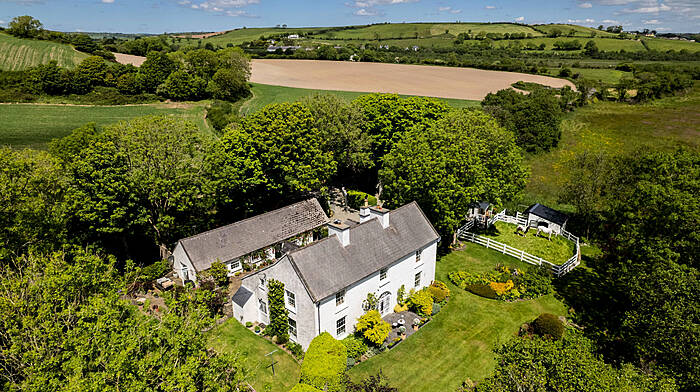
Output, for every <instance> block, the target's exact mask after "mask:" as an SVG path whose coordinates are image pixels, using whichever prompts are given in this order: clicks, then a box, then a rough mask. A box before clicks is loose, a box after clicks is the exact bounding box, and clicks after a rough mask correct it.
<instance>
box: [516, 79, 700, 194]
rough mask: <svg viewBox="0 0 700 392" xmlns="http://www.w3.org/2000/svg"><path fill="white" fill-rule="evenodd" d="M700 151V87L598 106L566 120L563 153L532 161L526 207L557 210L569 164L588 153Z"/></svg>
mask: <svg viewBox="0 0 700 392" xmlns="http://www.w3.org/2000/svg"><path fill="white" fill-rule="evenodd" d="M680 145H684V146H690V147H691V148H700V85H698V84H696V86H695V88H694V89H693V90H692V91H691V92H690V93H689V94H688V95H683V96H676V97H668V98H662V99H659V100H656V101H654V102H652V103H647V104H640V105H628V104H623V103H615V102H598V103H594V104H591V105H588V106H585V107H582V108H578V109H576V110H575V111H574V112H572V113H569V114H567V116H566V117H565V119H564V121H563V123H562V139H561V141H560V143H559V147H558V148H557V149H555V150H553V151H551V152H548V153H544V154H540V155H536V156H530V157H528V158H527V163H528V164H529V166H530V168H531V170H532V174H531V176H530V181H529V183H528V185H527V188H526V191H525V197H526V200H525V202H531V201H539V202H542V203H545V204H546V203H550V204H553V205H555V204H556V202H557V196H558V194H559V192H560V189H561V186H562V185H563V181H564V180H565V179H566V175H567V172H566V164H567V162H568V161H569V160H570V159H571V158H572V157H573V156H574V155H575V154H576V153H579V152H583V151H604V152H609V153H611V154H628V153H632V152H634V151H637V150H646V151H648V150H672V149H674V148H677V146H680Z"/></svg>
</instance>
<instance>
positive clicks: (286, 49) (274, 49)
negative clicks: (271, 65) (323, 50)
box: [267, 45, 301, 53]
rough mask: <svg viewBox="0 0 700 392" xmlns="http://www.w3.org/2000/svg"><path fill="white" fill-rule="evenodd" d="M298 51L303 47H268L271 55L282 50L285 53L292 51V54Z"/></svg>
mask: <svg viewBox="0 0 700 392" xmlns="http://www.w3.org/2000/svg"><path fill="white" fill-rule="evenodd" d="M297 49H301V46H277V45H270V46H268V47H267V51H268V52H270V53H272V52H276V51H277V50H282V51H283V52H286V51H291V52H293V51H295V50H297Z"/></svg>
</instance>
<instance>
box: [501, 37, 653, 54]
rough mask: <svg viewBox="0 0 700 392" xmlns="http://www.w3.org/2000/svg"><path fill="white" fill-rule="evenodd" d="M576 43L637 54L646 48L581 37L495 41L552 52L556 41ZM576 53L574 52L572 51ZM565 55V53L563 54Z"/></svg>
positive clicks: (627, 42)
mask: <svg viewBox="0 0 700 392" xmlns="http://www.w3.org/2000/svg"><path fill="white" fill-rule="evenodd" d="M574 40H576V41H578V42H580V43H581V45H584V46H585V45H586V42H588V41H591V40H592V41H593V42H595V43H596V45H597V46H598V49H600V50H604V51H619V50H622V49H624V50H625V51H627V52H639V51H646V48H645V47H644V45H642V43H641V42H640V41H634V40H629V39H610V38H583V37H559V38H545V37H542V38H529V39H519V40H502V41H496V43H495V44H496V45H500V46H508V45H509V44H510V43H514V42H519V43H520V44H521V45H522V46H523V47H525V45H527V44H528V43H533V44H535V45H537V46H539V45H541V44H545V45H546V49H545V50H548V51H549V50H554V43H555V42H557V41H563V42H568V41H574ZM574 52H576V51H574ZM564 53H567V52H564Z"/></svg>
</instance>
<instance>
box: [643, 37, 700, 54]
mask: <svg viewBox="0 0 700 392" xmlns="http://www.w3.org/2000/svg"><path fill="white" fill-rule="evenodd" d="M644 43H646V45H647V46H648V47H649V49H653V50H660V51H662V52H665V51H667V50H675V51H681V50H683V49H685V50H687V51H689V52H697V51H700V43H698V42H690V41H680V40H678V41H676V40H671V39H664V38H645V39H644Z"/></svg>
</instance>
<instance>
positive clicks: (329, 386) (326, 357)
mask: <svg viewBox="0 0 700 392" xmlns="http://www.w3.org/2000/svg"><path fill="white" fill-rule="evenodd" d="M346 366H347V350H346V349H345V345H343V343H341V342H340V341H338V340H335V339H334V338H333V336H331V335H330V334H329V333H328V332H324V333H322V334H320V335H318V336H316V337H315V338H314V340H312V341H311V344H310V345H309V349H308V350H307V351H306V355H305V356H304V362H303V363H302V365H301V379H300V381H299V382H300V383H302V384H308V385H311V386H313V387H316V388H318V389H321V390H324V391H327V392H343V391H345V384H346V375H345V368H346Z"/></svg>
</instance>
